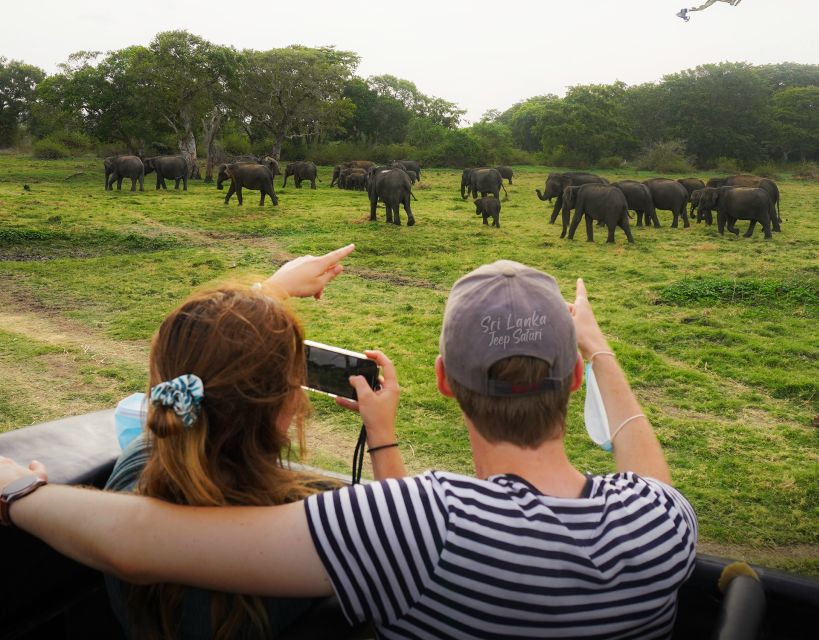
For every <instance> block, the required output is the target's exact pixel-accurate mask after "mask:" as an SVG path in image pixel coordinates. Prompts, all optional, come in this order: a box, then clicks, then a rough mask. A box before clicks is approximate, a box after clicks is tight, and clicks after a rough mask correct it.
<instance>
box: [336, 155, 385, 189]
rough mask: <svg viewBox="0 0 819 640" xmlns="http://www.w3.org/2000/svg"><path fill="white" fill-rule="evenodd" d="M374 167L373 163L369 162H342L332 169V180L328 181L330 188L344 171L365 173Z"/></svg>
mask: <svg viewBox="0 0 819 640" xmlns="http://www.w3.org/2000/svg"><path fill="white" fill-rule="evenodd" d="M374 166H375V162H371V161H369V160H350V161H349V162H342V163H341V164H337V165H336V166H335V167H333V179H332V180H331V181H330V186H331V187H332V186H333V185H335V184H336V182H337V181H338V177H339V175H341V172H342V171H343V170H344V169H355V168H358V169H364V170H365V171H366V170H368V169H369V168H371V167H374Z"/></svg>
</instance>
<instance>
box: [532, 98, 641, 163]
mask: <svg viewBox="0 0 819 640" xmlns="http://www.w3.org/2000/svg"><path fill="white" fill-rule="evenodd" d="M625 92H626V85H625V84H624V83H622V82H615V83H614V84H610V85H599V84H595V85H579V86H576V87H571V88H570V89H569V91H568V93H567V94H566V97H565V98H563V100H561V101H555V102H547V103H545V104H544V105H543V117H542V119H541V120H540V121H539V123H538V124H537V125H536V128H539V130H540V133H541V141H542V143H543V148H544V150H546V151H547V152H552V153H554V152H555V151H556V150H558V149H560V150H562V153H563V154H565V156H566V157H567V158H571V159H572V164H581V163H582V164H593V163H595V162H596V161H597V160H599V159H600V158H601V157H604V156H613V155H619V156H626V155H629V154H630V153H631V152H632V151H633V150H634V149H635V148H636V146H637V143H636V141H635V140H634V138H633V136H632V134H631V129H630V127H629V124H628V119H627V118H626V112H625Z"/></svg>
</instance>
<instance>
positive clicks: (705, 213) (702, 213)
mask: <svg viewBox="0 0 819 640" xmlns="http://www.w3.org/2000/svg"><path fill="white" fill-rule="evenodd" d="M708 188H711V189H713V188H714V187H705V189H708ZM705 189H697V190H696V191H693V192H692V193H691V217H692V218H693V217H694V208H696V209H697V224H699V223H700V222H703V221H705V224H707V225H710V224H712V223H713V222H714V217H713V216H712V214H711V209H706V208H705V207H704V206H703V205H702V196H703V194H704V193H705Z"/></svg>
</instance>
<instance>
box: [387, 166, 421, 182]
mask: <svg viewBox="0 0 819 640" xmlns="http://www.w3.org/2000/svg"><path fill="white" fill-rule="evenodd" d="M390 167H392V168H393V169H401V171H404V172H406V174H407V175H408V176H409V179H410V182H411V183H412V184H415V182H416V181H417V178H416V174H415V171H411V170H409V169H407V166H406V165H405V164H404V163H403V162H399V161H398V160H393V161H392V162H391V163H390Z"/></svg>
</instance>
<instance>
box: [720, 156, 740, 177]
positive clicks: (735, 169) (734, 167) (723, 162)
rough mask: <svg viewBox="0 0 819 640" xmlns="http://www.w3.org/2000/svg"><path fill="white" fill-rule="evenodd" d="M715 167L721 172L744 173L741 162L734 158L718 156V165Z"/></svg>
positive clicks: (729, 173)
mask: <svg viewBox="0 0 819 640" xmlns="http://www.w3.org/2000/svg"><path fill="white" fill-rule="evenodd" d="M714 168H715V169H716V170H717V171H719V172H720V173H724V174H727V175H736V174H738V173H742V171H741V170H740V168H739V163H738V162H737V161H736V160H735V159H734V158H717V162H716V166H715V167H714Z"/></svg>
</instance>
